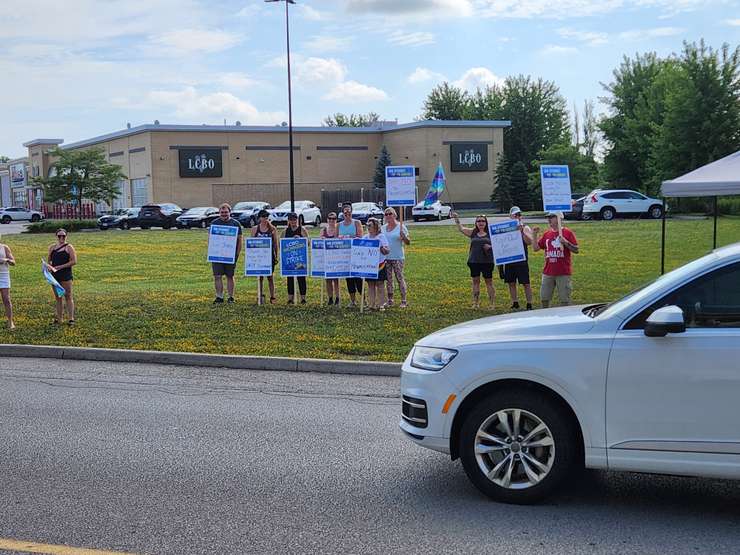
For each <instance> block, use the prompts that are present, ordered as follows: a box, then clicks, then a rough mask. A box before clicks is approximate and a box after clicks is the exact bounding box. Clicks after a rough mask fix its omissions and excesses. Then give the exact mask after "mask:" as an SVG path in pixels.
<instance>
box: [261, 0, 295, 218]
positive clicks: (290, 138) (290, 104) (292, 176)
mask: <svg viewBox="0 0 740 555" xmlns="http://www.w3.org/2000/svg"><path fill="white" fill-rule="evenodd" d="M265 2H285V42H286V51H287V54H288V160H290V211H291V212H294V211H295V170H294V166H293V98H292V93H291V84H290V23H289V22H290V19H289V17H288V4H295V0H265Z"/></svg>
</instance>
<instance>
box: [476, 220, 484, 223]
mask: <svg viewBox="0 0 740 555" xmlns="http://www.w3.org/2000/svg"><path fill="white" fill-rule="evenodd" d="M475 223H477V224H484V223H486V220H475Z"/></svg>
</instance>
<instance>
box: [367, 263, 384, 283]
mask: <svg viewBox="0 0 740 555" xmlns="http://www.w3.org/2000/svg"><path fill="white" fill-rule="evenodd" d="M387 279H388V272H387V271H386V269H385V266H383V267H382V268H381V269H380V270H378V279H366V280H365V281H367V282H369V283H375V282H377V281H386V280H387Z"/></svg>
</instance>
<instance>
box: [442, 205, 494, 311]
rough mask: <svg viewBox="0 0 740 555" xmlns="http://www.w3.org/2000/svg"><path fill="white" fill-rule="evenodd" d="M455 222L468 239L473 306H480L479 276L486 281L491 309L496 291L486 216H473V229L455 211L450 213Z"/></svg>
mask: <svg viewBox="0 0 740 555" xmlns="http://www.w3.org/2000/svg"><path fill="white" fill-rule="evenodd" d="M450 215H451V216H452V217H453V218H454V219H455V223H456V224H457V229H458V231H459V232H460V233H462V234H463V235H465V236H466V237H468V238H469V239H470V248H469V249H468V268H470V278H471V279H472V282H473V308H480V277H481V275H482V276H483V281H485V282H486V289H487V290H488V305H489V307H490V309H491V310H493V309H495V308H496V291H495V290H494V288H493V267H494V266H493V249H492V248H491V236H490V234H489V231H488V218H487V217H486V216H484V215H483V214H479V215H478V216H476V217H475V227H474V228H473V229H471V228H468V227H463V225H462V224H461V223H460V218H459V217H458V215H457V212H452V213H451V214H450Z"/></svg>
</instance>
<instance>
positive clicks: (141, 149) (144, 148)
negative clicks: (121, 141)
mask: <svg viewBox="0 0 740 555" xmlns="http://www.w3.org/2000/svg"><path fill="white" fill-rule="evenodd" d="M145 150H146V147H144V146H140V147H139V148H130V149H129V151H128V153H129V154H136V153H137V152H144V151H145Z"/></svg>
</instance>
